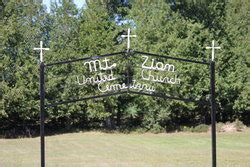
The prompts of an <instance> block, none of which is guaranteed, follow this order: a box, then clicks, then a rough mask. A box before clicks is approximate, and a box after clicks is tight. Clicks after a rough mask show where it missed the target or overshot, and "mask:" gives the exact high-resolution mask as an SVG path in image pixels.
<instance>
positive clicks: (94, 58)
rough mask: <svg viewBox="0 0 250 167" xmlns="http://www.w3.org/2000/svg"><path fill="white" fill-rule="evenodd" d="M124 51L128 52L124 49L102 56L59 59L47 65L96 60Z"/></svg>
mask: <svg viewBox="0 0 250 167" xmlns="http://www.w3.org/2000/svg"><path fill="white" fill-rule="evenodd" d="M124 53H126V52H125V51H124V52H117V53H111V54H105V55H100V56H91V57H85V58H80V59H73V60H65V61H59V62H54V63H50V64H46V66H47V67H49V66H54V65H60V64H69V63H75V62H78V61H86V60H96V59H100V58H104V57H111V56H117V55H121V54H124Z"/></svg>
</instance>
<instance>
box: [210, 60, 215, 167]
mask: <svg viewBox="0 0 250 167" xmlns="http://www.w3.org/2000/svg"><path fill="white" fill-rule="evenodd" d="M210 93H211V124H212V128H211V133H212V167H216V102H215V62H214V61H211V63H210Z"/></svg>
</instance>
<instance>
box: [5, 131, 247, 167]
mask: <svg viewBox="0 0 250 167" xmlns="http://www.w3.org/2000/svg"><path fill="white" fill-rule="evenodd" d="M217 137H218V138H217V140H218V142H217V146H218V148H217V149H218V150H217V154H218V157H217V158H218V167H249V166H250V131H249V130H248V131H246V132H240V133H236V132H235V133H220V134H218V136H217ZM210 144H211V140H210V134H209V133H202V134H198V133H175V134H157V135H156V134H128V135H126V134H106V133H100V132H85V133H71V134H64V135H57V136H50V137H46V160H47V161H46V164H47V166H48V167H82V166H90V167H92V166H93V167H110V166H111V167H112V166H115V167H116V166H117V167H120V166H122V167H123V166H125V167H133V166H135V167H147V166H148V167H151V166H156V167H207V166H208V167H210V166H211V145H210ZM39 153H40V152H39V138H30V139H28V138H26V139H0V167H38V166H39V165H40V164H39V162H40V159H39V158H40V155H39Z"/></svg>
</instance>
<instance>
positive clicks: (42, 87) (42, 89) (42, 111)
mask: <svg viewBox="0 0 250 167" xmlns="http://www.w3.org/2000/svg"><path fill="white" fill-rule="evenodd" d="M44 70H45V65H44V63H43V62H41V63H40V144H41V145H40V149H41V167H45V141H44V134H45V133H44V119H45V80H44V77H45V75H44Z"/></svg>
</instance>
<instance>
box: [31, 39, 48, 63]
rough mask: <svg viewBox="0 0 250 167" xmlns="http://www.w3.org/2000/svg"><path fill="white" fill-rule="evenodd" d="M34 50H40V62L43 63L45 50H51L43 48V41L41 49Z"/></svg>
mask: <svg viewBox="0 0 250 167" xmlns="http://www.w3.org/2000/svg"><path fill="white" fill-rule="evenodd" d="M34 50H40V62H43V50H49V48H43V41H40V48H34Z"/></svg>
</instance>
